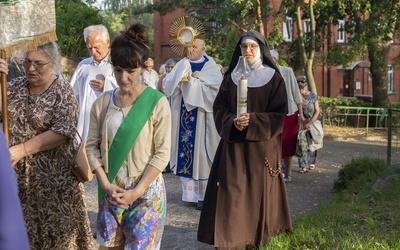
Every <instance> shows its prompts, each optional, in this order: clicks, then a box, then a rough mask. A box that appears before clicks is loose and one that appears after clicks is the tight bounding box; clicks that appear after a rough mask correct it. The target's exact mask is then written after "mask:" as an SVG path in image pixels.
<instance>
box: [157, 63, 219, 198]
mask: <svg viewBox="0 0 400 250" xmlns="http://www.w3.org/2000/svg"><path fill="white" fill-rule="evenodd" d="M207 59H208V61H207V62H206V63H205V64H204V66H203V68H202V69H201V71H196V72H192V68H191V64H190V62H189V60H188V59H186V58H185V59H182V60H181V61H179V62H178V63H177V64H176V65H175V67H174V68H173V70H172V71H171V72H170V73H169V74H167V75H166V76H165V78H164V80H163V88H164V92H165V94H166V96H167V97H168V98H169V99H170V103H171V119H172V137H171V138H172V139H171V141H172V145H171V161H170V166H171V170H172V171H174V174H176V175H178V176H180V177H181V180H182V189H183V190H182V191H183V193H182V200H183V201H187V202H198V201H203V199H204V194H205V190H206V187H207V180H208V177H209V174H210V170H211V165H212V161H213V160H214V155H215V152H216V150H217V147H218V143H219V141H220V137H219V135H218V132H217V130H216V128H215V123H214V117H213V103H214V100H215V97H216V96H217V93H218V90H219V87H220V85H221V81H222V74H221V72H220V71H219V68H218V66H217V64H216V63H215V61H214V60H213V59H212V58H211V57H207ZM188 75H190V80H189V81H188V82H183V81H181V80H182V78H183V77H187V76H188ZM182 98H183V99H184V103H183V105H182ZM182 106H184V107H185V108H186V110H187V111H192V110H194V109H196V108H197V117H196V118H195V125H194V124H193V127H194V128H195V129H192V128H190V129H187V130H183V129H182V128H183V127H184V126H185V124H187V121H188V120H189V119H191V118H190V117H188V118H187V120H184V119H185V118H184V117H183V115H182V112H183V111H182V109H183V107H182ZM181 116H182V117H181ZM192 131H193V132H194V131H195V133H192ZM189 137H190V138H191V139H192V140H193V141H192V142H193V143H192V144H190V146H189V147H188V148H189V149H188V150H182V147H181V146H180V145H179V144H181V145H182V143H186V140H187V139H188V138H189ZM182 159H187V160H188V161H190V165H191V168H190V169H189V171H187V174H186V175H185V176H184V177H182V172H185V169H182V168H180V167H179V166H181V165H182V164H181V163H180V161H182ZM186 170H187V169H186Z"/></svg>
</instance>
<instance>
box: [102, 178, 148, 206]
mask: <svg viewBox="0 0 400 250" xmlns="http://www.w3.org/2000/svg"><path fill="white" fill-rule="evenodd" d="M104 191H106V193H107V194H108V196H109V202H110V203H111V204H112V205H114V206H117V207H120V208H123V209H128V208H129V205H130V204H132V203H133V202H134V201H136V200H137V199H138V198H139V197H140V196H142V195H143V193H144V192H141V191H140V190H138V189H137V187H135V188H133V189H130V190H125V189H123V188H120V187H118V186H115V185H113V184H111V183H108V184H107V185H106V187H104Z"/></svg>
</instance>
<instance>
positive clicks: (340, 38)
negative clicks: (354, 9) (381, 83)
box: [154, 1, 400, 102]
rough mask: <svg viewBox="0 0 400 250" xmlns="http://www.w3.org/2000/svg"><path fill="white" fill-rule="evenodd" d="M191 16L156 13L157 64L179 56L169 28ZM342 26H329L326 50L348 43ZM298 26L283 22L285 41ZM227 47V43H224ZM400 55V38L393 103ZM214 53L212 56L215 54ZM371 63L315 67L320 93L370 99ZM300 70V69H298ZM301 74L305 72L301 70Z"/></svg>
mask: <svg viewBox="0 0 400 250" xmlns="http://www.w3.org/2000/svg"><path fill="white" fill-rule="evenodd" d="M272 4H273V6H274V8H275V9H278V8H279V4H280V1H272ZM183 15H188V13H186V12H185V11H184V10H183V9H177V10H175V11H174V12H172V13H168V14H166V15H163V16H161V15H160V14H159V13H158V12H156V13H155V14H154V60H155V64H156V65H161V64H162V63H163V62H165V61H166V60H167V59H168V58H171V57H177V56H176V54H175V53H174V52H173V51H172V49H171V48H170V46H169V28H170V26H171V23H172V22H173V21H174V20H175V19H176V18H178V17H181V16H183ZM338 21H339V25H335V26H334V25H332V26H331V27H329V28H328V29H330V30H331V31H332V36H331V39H330V40H329V41H327V40H326V41H325V43H324V46H323V47H324V50H325V51H326V50H327V48H328V47H329V46H330V45H332V44H335V43H342V44H345V43H346V41H347V40H348V37H347V35H346V34H345V32H344V31H341V29H340V27H342V26H343V25H345V21H344V20H338ZM264 23H265V24H266V25H265V34H266V37H267V38H268V35H269V32H270V31H271V30H272V28H273V22H272V18H271V20H265V22H264ZM303 25H304V26H303V27H304V31H307V28H308V27H307V25H308V23H307V21H305V23H303ZM296 33H297V32H296V26H295V24H294V22H293V20H292V18H290V17H287V20H286V23H284V22H282V34H283V36H284V40H285V43H290V42H291V41H292V39H293V36H292V35H293V34H294V35H295V34H296ZM221 46H223V45H221ZM399 54H400V39H394V41H393V42H392V45H391V49H390V52H389V58H388V71H387V72H388V73H387V75H388V79H387V84H388V96H389V100H390V101H391V102H400V65H399V64H398V63H397V62H396V61H395V58H396V57H398V56H399ZM211 56H212V55H211ZM369 66H370V63H369V61H368V57H367V56H365V58H360V59H359V60H358V61H356V62H354V63H352V64H351V65H349V66H348V67H346V68H344V67H342V66H341V65H339V66H337V67H327V66H326V65H316V66H314V70H313V72H314V78H315V83H316V87H317V91H318V95H319V96H325V97H339V96H343V97H357V98H361V99H366V100H370V99H371V97H372V80H371V77H370V73H369ZM297 73H298V72H297ZM300 74H301V73H300Z"/></svg>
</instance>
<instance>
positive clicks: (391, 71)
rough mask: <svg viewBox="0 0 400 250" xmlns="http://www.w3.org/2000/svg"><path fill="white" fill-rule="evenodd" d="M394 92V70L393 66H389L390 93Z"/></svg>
mask: <svg viewBox="0 0 400 250" xmlns="http://www.w3.org/2000/svg"><path fill="white" fill-rule="evenodd" d="M393 92H394V69H393V65H388V93H393Z"/></svg>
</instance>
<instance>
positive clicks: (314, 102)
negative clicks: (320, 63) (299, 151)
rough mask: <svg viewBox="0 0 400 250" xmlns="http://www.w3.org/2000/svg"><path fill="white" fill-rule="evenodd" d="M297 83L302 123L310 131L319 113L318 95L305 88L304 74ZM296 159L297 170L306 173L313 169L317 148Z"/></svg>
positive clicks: (308, 133)
mask: <svg viewBox="0 0 400 250" xmlns="http://www.w3.org/2000/svg"><path fill="white" fill-rule="evenodd" d="M297 83H298V84H299V88H300V93H301V96H302V97H303V113H304V117H305V118H306V119H305V121H304V122H303V125H304V127H305V128H306V129H307V130H308V131H310V130H311V128H312V126H313V124H314V122H315V121H316V120H317V119H318V116H319V114H320V107H319V102H318V96H317V95H316V94H315V93H313V92H310V91H309V90H308V89H307V85H308V83H307V79H306V77H305V76H300V77H299V78H297ZM307 136H308V138H309V137H310V136H311V134H310V132H307ZM309 139H310V138H309ZM310 140H311V139H310ZM298 160H299V168H300V171H299V172H300V173H301V174H304V173H306V172H307V171H308V170H314V169H315V164H316V162H317V150H309V151H308V152H307V155H306V156H304V157H299V158H298Z"/></svg>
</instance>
